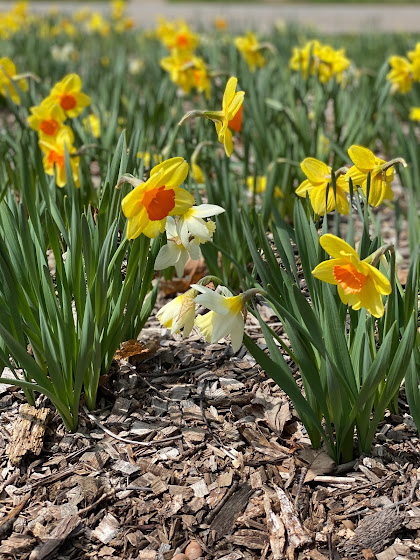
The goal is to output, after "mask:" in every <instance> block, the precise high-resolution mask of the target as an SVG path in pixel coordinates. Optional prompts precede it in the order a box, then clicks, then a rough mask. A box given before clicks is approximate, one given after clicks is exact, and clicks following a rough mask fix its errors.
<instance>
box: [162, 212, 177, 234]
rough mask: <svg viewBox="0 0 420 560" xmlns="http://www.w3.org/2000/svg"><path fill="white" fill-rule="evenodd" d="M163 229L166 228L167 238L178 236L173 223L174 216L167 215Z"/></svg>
mask: <svg viewBox="0 0 420 560" xmlns="http://www.w3.org/2000/svg"><path fill="white" fill-rule="evenodd" d="M165 229H166V235H167V237H168V239H169V238H171V237H177V236H178V232H177V229H176V223H175V220H174V218H172V216H168V217H167V219H166V226H165Z"/></svg>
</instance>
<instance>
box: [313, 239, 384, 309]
mask: <svg viewBox="0 0 420 560" xmlns="http://www.w3.org/2000/svg"><path fill="white" fill-rule="evenodd" d="M319 242H320V243H321V246H322V248H323V249H324V250H325V251H326V252H327V253H328V254H329V255H330V256H331V257H333V258H332V259H330V260H328V261H324V262H322V263H320V264H319V265H318V266H317V267H315V269H314V270H313V271H312V274H313V275H314V276H315V278H318V280H322V281H323V282H328V283H329V284H334V285H336V286H337V291H338V295H339V296H340V299H341V301H342V302H343V303H344V304H346V305H349V306H351V307H352V308H353V309H355V310H357V309H361V308H362V307H365V308H366V309H367V311H369V313H371V314H372V315H373V316H374V317H382V315H383V314H384V305H383V302H382V297H381V296H382V295H388V294H390V293H391V291H392V290H391V284H390V283H389V280H388V279H387V278H386V276H384V275H383V274H382V272H380V271H379V270H378V269H377V268H375V267H374V266H372V265H371V264H369V262H370V261H371V256H369V257H367V259H364V260H363V261H361V260H360V257H359V255H358V254H357V253H356V251H355V250H354V249H353V248H352V247H351V246H350V245H349V244H348V243H346V242H345V241H343V240H342V239H340V238H339V237H336V236H335V235H332V234H330V233H327V234H326V235H323V236H322V237H321V238H320V240H319Z"/></svg>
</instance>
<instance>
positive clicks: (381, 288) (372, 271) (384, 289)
mask: <svg viewBox="0 0 420 560" xmlns="http://www.w3.org/2000/svg"><path fill="white" fill-rule="evenodd" d="M362 262H363V261H362ZM365 264H367V263H365ZM367 266H368V275H369V276H370V277H371V278H372V282H373V283H374V284H375V286H376V289H377V291H378V292H379V293H381V294H383V295H388V294H390V293H391V292H392V288H391V284H390V282H389V280H388V278H387V277H386V276H385V274H382V272H381V271H380V270H378V269H377V268H375V267H374V266H372V265H371V264H367Z"/></svg>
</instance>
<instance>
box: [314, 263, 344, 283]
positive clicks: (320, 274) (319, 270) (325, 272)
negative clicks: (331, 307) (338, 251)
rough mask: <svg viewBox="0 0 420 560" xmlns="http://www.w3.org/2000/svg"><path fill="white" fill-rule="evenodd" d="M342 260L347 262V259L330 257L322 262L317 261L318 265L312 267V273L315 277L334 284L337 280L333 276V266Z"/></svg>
mask: <svg viewBox="0 0 420 560" xmlns="http://www.w3.org/2000/svg"><path fill="white" fill-rule="evenodd" d="M342 262H344V264H347V261H343V259H330V260H329V261H324V262H322V263H319V265H318V266H316V267H315V268H314V269H313V271H312V274H313V275H314V276H315V278H318V280H322V281H323V282H328V284H335V285H336V284H337V281H336V279H335V277H334V273H333V269H334V266H336V265H337V264H340V263H342Z"/></svg>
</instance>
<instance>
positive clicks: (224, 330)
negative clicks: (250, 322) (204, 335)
mask: <svg viewBox="0 0 420 560" xmlns="http://www.w3.org/2000/svg"><path fill="white" fill-rule="evenodd" d="M238 315H239V313H228V314H227V315H220V314H219V313H218V314H217V315H216V316H215V318H214V323H213V332H212V336H211V341H212V342H217V341H218V340H220V339H221V338H224V337H225V336H227V335H228V334H231V333H232V332H233V331H234V330H235V329H236V330H237V329H238ZM240 315H242V314H240ZM242 322H243V321H242Z"/></svg>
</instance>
